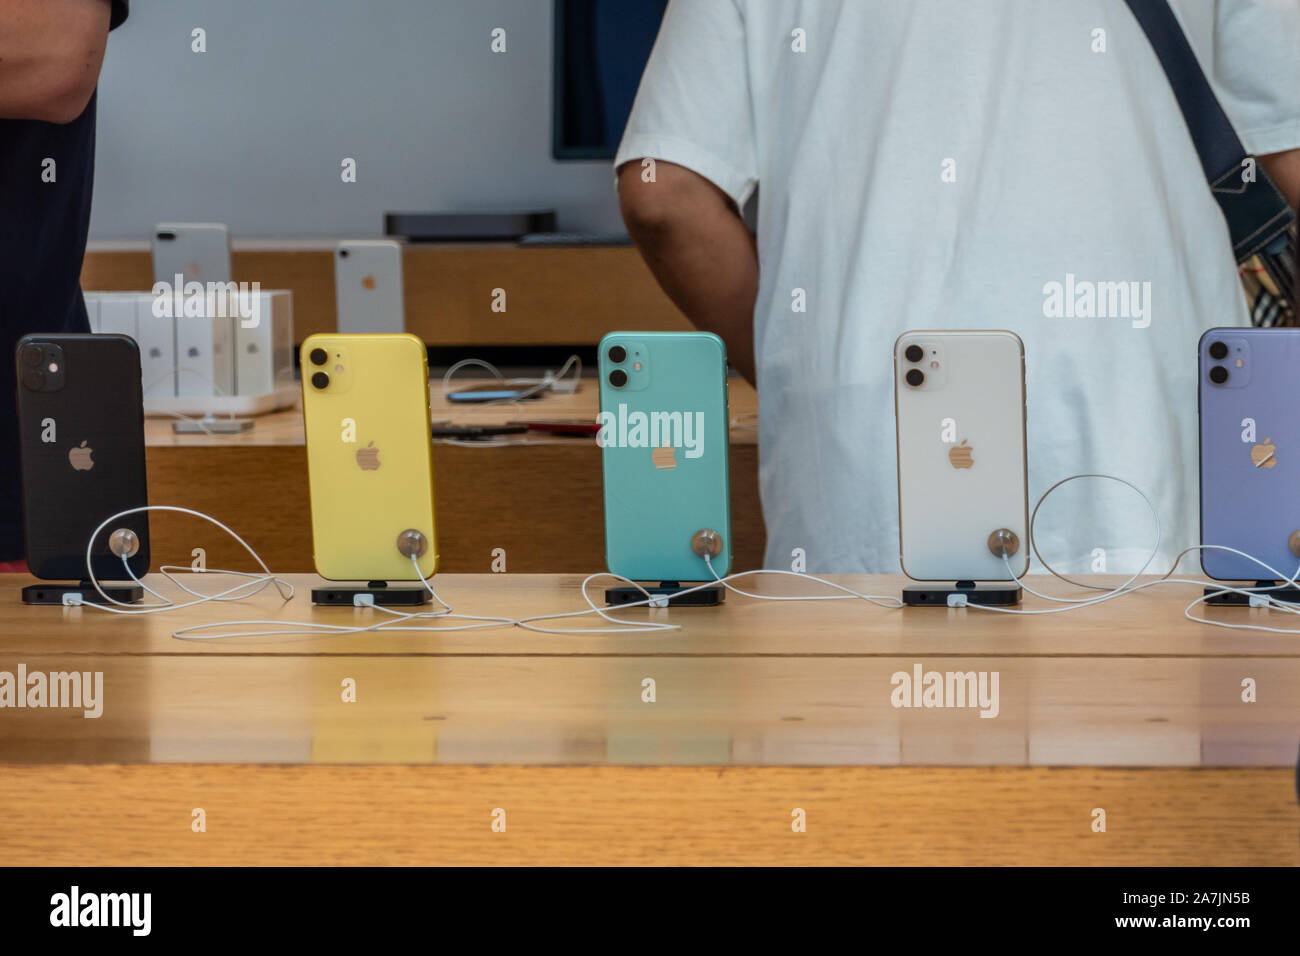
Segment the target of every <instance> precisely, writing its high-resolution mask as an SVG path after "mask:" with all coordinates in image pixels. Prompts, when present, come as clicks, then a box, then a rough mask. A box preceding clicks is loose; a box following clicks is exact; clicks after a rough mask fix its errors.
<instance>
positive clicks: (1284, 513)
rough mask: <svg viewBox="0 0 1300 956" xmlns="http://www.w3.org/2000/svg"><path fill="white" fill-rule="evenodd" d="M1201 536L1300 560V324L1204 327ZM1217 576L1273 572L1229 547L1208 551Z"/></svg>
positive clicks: (1289, 563) (1287, 569) (1264, 556)
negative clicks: (1297, 326)
mask: <svg viewBox="0 0 1300 956" xmlns="http://www.w3.org/2000/svg"><path fill="white" fill-rule="evenodd" d="M1197 352H1198V355H1199V360H1200V361H1199V365H1200V372H1199V381H1200V388H1199V392H1200V411H1201V544H1205V545H1226V546H1227V547H1231V548H1236V549H1237V550H1239V551H1244V552H1246V554H1250V555H1254V556H1255V557H1257V558H1259V559H1260V560H1261V561H1264V562H1266V563H1267V564H1269V565H1271V566H1272V567H1274V568H1276V569H1277V570H1278V571H1280V572H1282V574H1283V575H1286V576H1290V575H1292V574H1294V573H1295V571H1296V568H1297V567H1300V329H1251V328H1230V329H1210V331H1208V332H1206V333H1205V334H1204V335H1203V336H1201V341H1200V345H1199V346H1198V348H1197ZM1201 567H1202V568H1203V569H1204V570H1205V573H1206V574H1208V575H1209V576H1210V577H1212V578H1214V579H1215V580H1217V581H1267V580H1272V579H1274V578H1275V575H1273V574H1271V573H1270V572H1268V571H1266V570H1265V569H1264V568H1262V567H1260V566H1259V565H1258V564H1256V563H1255V562H1253V561H1250V560H1248V559H1247V558H1244V557H1241V556H1240V555H1236V554H1232V553H1230V552H1227V551H1216V550H1208V551H1202V552H1201Z"/></svg>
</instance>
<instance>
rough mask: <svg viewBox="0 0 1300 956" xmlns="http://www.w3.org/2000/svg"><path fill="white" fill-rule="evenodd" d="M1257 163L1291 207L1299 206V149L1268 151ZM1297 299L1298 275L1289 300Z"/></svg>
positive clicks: (1299, 279)
mask: <svg viewBox="0 0 1300 956" xmlns="http://www.w3.org/2000/svg"><path fill="white" fill-rule="evenodd" d="M1259 164H1260V165H1261V166H1263V167H1264V172H1266V173H1268V178H1269V179H1271V180H1273V183H1274V185H1276V186H1277V188H1278V190H1279V191H1280V192H1281V193H1282V195H1283V196H1285V197H1286V201H1287V203H1288V204H1289V205H1290V206H1291V208H1292V209H1297V208H1300V149H1288V150H1286V151H1285V152H1282V153H1269V154H1268V155H1267V156H1261V157H1259ZM1297 301H1300V275H1298V276H1296V287H1295V288H1294V289H1292V290H1291V302H1292V303H1293V304H1294V303H1295V302H1297Z"/></svg>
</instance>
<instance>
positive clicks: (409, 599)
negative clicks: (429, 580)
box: [311, 581, 433, 607]
mask: <svg viewBox="0 0 1300 956" xmlns="http://www.w3.org/2000/svg"><path fill="white" fill-rule="evenodd" d="M362 595H365V596H368V600H366V599H364V598H363V600H362V603H363V604H378V605H380V606H382V607H419V606H420V605H422V604H429V603H431V602H432V601H433V595H432V594H430V593H429V589H428V588H426V587H423V586H422V587H418V588H413V587H405V588H404V587H389V586H388V582H387V581H370V582H368V583H367V584H366V586H365V587H363V588H359V587H353V586H350V585H343V586H337V585H336V586H331V587H327V588H312V589H311V603H312V604H315V605H318V606H320V607H354V606H356V604H357V600H356V599H357V597H359V596H362Z"/></svg>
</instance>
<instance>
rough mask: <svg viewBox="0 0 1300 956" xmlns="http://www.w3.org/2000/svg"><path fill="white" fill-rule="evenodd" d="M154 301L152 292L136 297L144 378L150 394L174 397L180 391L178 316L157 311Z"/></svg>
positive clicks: (136, 321)
mask: <svg viewBox="0 0 1300 956" xmlns="http://www.w3.org/2000/svg"><path fill="white" fill-rule="evenodd" d="M153 303H154V300H153V296H152V295H150V294H148V293H142V294H139V295H137V296H136V299H135V328H136V337H135V340H136V343H137V344H138V345H139V346H140V380H141V383H142V385H143V387H144V395H145V397H146V398H163V397H166V398H171V397H172V396H173V395H175V394H176V320H175V319H172V318H169V317H167V316H156V315H154V314H153V313H154V308H153Z"/></svg>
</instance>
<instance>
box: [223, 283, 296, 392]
mask: <svg viewBox="0 0 1300 956" xmlns="http://www.w3.org/2000/svg"><path fill="white" fill-rule="evenodd" d="M250 299H252V301H251V302H250V303H247V304H245V306H244V310H245V311H246V312H247V311H251V312H252V315H253V318H254V319H256V324H255V325H252V326H250V327H248V328H245V324H246V323H247V322H249V321H251V320H250V319H245V318H242V317H241V318H237V319H235V394H236V395H266V394H269V393H271V392H275V391H277V390H279V389H283V388H292V389H294V390H295V391H296V388H297V387H296V385H295V383H294V379H293V293H292V292H290V291H288V290H287V289H276V290H270V291H268V290H261V291H259V292H257V293H254V294H252V295H250ZM248 305H251V306H252V309H251V310H250V309H248V308H247V306H248Z"/></svg>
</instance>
